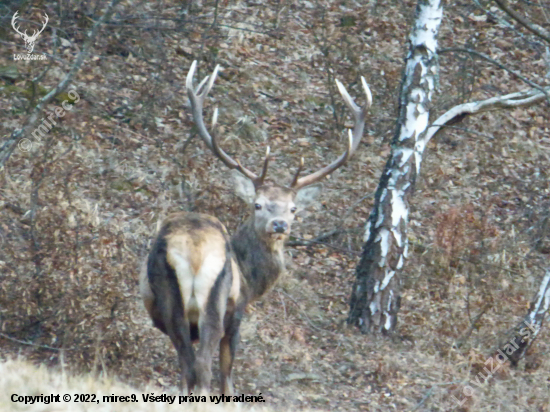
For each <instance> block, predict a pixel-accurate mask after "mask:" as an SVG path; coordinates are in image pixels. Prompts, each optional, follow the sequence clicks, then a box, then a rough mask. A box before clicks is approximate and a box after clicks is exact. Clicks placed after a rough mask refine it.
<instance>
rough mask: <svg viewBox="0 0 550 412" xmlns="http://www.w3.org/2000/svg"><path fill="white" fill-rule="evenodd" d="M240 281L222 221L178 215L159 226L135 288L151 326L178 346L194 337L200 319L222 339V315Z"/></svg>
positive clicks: (237, 292) (230, 312)
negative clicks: (219, 331) (151, 322)
mask: <svg viewBox="0 0 550 412" xmlns="http://www.w3.org/2000/svg"><path fill="white" fill-rule="evenodd" d="M240 282H241V279H240V271H239V268H238V267H237V265H236V263H235V260H234V258H233V257H232V252H231V246H230V242H229V236H228V234H227V231H226V229H225V227H224V226H223V224H222V223H221V222H220V221H219V220H218V219H216V218H215V217H212V216H208V215H203V214H197V213H178V214H175V215H172V216H170V217H169V218H168V219H166V221H165V222H164V224H163V226H162V227H161V230H160V232H159V234H158V236H157V238H156V240H155V242H154V244H153V247H152V249H151V252H150V254H149V258H148V259H147V265H146V267H145V268H144V270H143V271H142V274H141V279H140V289H141V295H142V298H143V301H144V303H145V307H146V309H147V312H149V315H150V316H151V319H152V320H153V325H154V326H155V327H157V328H158V329H160V330H161V331H162V332H164V333H165V334H167V335H169V336H170V338H171V340H172V341H173V343H174V344H175V345H176V343H177V346H176V347H178V346H180V345H184V346H189V345H190V344H191V343H193V342H196V341H199V340H200V337H201V336H200V331H201V329H202V328H203V325H205V323H209V324H210V326H212V327H213V328H214V329H216V330H220V329H221V332H222V335H221V336H219V337H217V338H218V339H221V337H223V331H224V330H225V327H224V324H227V323H228V322H229V321H230V319H226V318H227V317H231V315H233V313H234V310H235V308H236V303H237V301H238V299H239V295H240ZM229 323H230V322H229ZM175 340H176V341H178V342H175ZM182 340H183V341H182Z"/></svg>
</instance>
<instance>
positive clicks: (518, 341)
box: [497, 269, 550, 366]
mask: <svg viewBox="0 0 550 412" xmlns="http://www.w3.org/2000/svg"><path fill="white" fill-rule="evenodd" d="M549 309H550V269H548V270H547V271H546V274H545V276H544V278H543V279H542V282H541V284H540V287H539V290H538V291H537V295H536V296H535V299H534V300H533V302H532V303H531V307H530V308H529V312H528V313H527V316H525V318H524V319H523V320H522V321H521V323H520V324H519V325H517V326H516V327H515V328H514V329H513V331H512V333H511V335H510V337H509V339H508V340H506V341H505V343H503V344H501V345H500V348H499V349H498V351H497V356H499V357H500V360H499V362H502V361H505V360H507V359H509V360H510V362H511V364H512V366H517V364H518V362H519V360H520V359H521V358H522V357H523V356H524V355H525V352H527V350H528V349H529V347H530V346H531V345H532V344H533V341H534V340H535V339H536V337H537V336H538V334H539V332H540V330H541V328H542V324H543V323H544V320H545V319H546V317H547V316H548V310H549Z"/></svg>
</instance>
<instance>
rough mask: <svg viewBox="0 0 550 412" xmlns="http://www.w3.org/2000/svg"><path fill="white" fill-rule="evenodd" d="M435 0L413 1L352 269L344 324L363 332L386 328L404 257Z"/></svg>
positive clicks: (433, 45) (433, 44)
mask: <svg viewBox="0 0 550 412" xmlns="http://www.w3.org/2000/svg"><path fill="white" fill-rule="evenodd" d="M442 14H443V13H442V7H441V6H440V1H439V0H419V1H418V5H417V8H416V12H415V22H414V27H413V29H412V33H411V35H410V37H409V52H408V55H407V59H406V68H405V74H404V79H403V83H402V88H401V93H400V96H399V99H400V101H399V117H398V121H397V127H396V132H395V135H394V138H393V142H392V150H391V155H390V158H389V160H388V162H387V164H386V167H385V169H384V172H383V174H382V177H381V178H380V183H379V186H378V189H377V190H376V193H375V203H374V209H373V211H372V213H371V214H370V216H369V219H368V221H367V225H366V229H365V236H364V241H365V245H364V248H363V254H362V257H361V261H360V262H359V265H358V267H357V270H356V280H355V284H354V286H353V290H352V294H351V300H350V312H349V317H348V323H350V324H354V325H356V326H358V327H359V328H360V329H361V331H362V332H363V333H369V332H384V333H388V332H392V331H393V330H394V329H395V325H396V323H397V313H398V311H399V307H400V302H401V291H400V289H401V280H400V277H401V270H402V268H403V264H404V260H405V259H406V257H407V228H408V215H409V199H410V197H411V195H412V193H413V189H414V183H415V179H416V176H417V174H418V173H419V171H420V165H421V162H422V155H423V153H424V148H425V144H424V140H423V139H422V137H423V135H424V134H425V132H426V130H427V128H428V124H429V110H430V106H431V100H432V95H433V92H434V86H435V82H436V75H437V56H436V49H437V34H438V30H439V25H440V23H441V18H442Z"/></svg>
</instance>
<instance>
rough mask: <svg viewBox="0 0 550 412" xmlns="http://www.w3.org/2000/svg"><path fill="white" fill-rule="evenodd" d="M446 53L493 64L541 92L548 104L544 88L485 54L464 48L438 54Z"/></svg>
mask: <svg viewBox="0 0 550 412" xmlns="http://www.w3.org/2000/svg"><path fill="white" fill-rule="evenodd" d="M448 52H459V53H470V54H473V55H474V56H478V57H481V58H482V59H483V60H486V61H488V62H489V63H491V64H494V65H495V66H497V67H499V68H500V69H502V70H506V71H507V72H508V73H510V74H513V75H514V76H516V77H517V78H518V79H520V80H521V81H522V82H525V83H527V84H528V85H529V86H531V87H533V88H534V89H537V90H540V91H541V92H543V93H545V94H546V97H547V99H548V101H549V102H550V94H548V92H546V91H545V89H544V87H542V86H540V85H538V84H536V83H534V82H532V81H531V80H529V79H528V78H527V77H525V76H523V75H521V74H519V73H518V72H516V71H515V70H512V69H510V68H509V67H507V66H505V65H504V64H502V63H499V62H497V61H496V60H495V59H492V58H490V57H489V56H487V55H486V54H483V53H480V52H478V51H476V50H472V49H465V48H461V47H450V48H447V49H441V50H440V51H439V54H443V53H448Z"/></svg>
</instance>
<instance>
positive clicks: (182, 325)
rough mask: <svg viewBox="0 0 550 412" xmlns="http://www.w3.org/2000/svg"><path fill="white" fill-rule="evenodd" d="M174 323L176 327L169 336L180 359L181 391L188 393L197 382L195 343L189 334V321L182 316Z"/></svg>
mask: <svg viewBox="0 0 550 412" xmlns="http://www.w3.org/2000/svg"><path fill="white" fill-rule="evenodd" d="M178 318H179V317H178ZM174 323H175V325H174V326H175V327H174V328H173V330H172V331H169V336H170V339H171V340H172V343H173V344H174V347H175V348H176V351H177V352H178V361H179V365H180V371H181V375H180V376H181V377H180V391H181V393H183V394H187V393H189V392H190V391H192V390H193V388H194V386H195V384H196V375H195V368H194V365H195V353H194V352H193V345H192V343H191V338H190V335H189V322H187V321H185V319H183V317H181V318H179V319H176V320H175V322H174ZM170 332H172V333H170Z"/></svg>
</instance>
